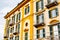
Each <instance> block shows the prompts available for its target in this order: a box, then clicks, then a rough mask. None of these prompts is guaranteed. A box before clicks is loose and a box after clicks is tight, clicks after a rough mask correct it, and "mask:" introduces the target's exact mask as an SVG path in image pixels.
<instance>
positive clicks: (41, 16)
mask: <svg viewBox="0 0 60 40" xmlns="http://www.w3.org/2000/svg"><path fill="white" fill-rule="evenodd" d="M43 21H44V18H43V14H42V15H40V16H39V23H43Z"/></svg>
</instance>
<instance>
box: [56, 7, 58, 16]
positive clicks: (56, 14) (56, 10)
mask: <svg viewBox="0 0 60 40" xmlns="http://www.w3.org/2000/svg"><path fill="white" fill-rule="evenodd" d="M56 16H58V9H57V8H56Z"/></svg>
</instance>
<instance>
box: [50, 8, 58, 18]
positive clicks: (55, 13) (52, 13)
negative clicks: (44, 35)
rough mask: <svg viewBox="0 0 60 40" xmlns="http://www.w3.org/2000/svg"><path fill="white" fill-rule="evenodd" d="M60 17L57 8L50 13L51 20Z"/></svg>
mask: <svg viewBox="0 0 60 40" xmlns="http://www.w3.org/2000/svg"><path fill="white" fill-rule="evenodd" d="M57 16H58V9H57V8H55V9H53V10H50V11H49V18H53V17H57Z"/></svg>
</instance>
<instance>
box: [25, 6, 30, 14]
mask: <svg viewBox="0 0 60 40" xmlns="http://www.w3.org/2000/svg"><path fill="white" fill-rule="evenodd" d="M29 11H30V6H29V5H28V6H27V7H26V8H25V15H26V14H28V13H29Z"/></svg>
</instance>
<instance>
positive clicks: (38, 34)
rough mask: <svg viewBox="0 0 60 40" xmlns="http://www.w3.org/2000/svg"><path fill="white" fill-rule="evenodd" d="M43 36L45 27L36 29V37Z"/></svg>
mask: <svg viewBox="0 0 60 40" xmlns="http://www.w3.org/2000/svg"><path fill="white" fill-rule="evenodd" d="M44 37H45V29H41V30H37V38H44Z"/></svg>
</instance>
